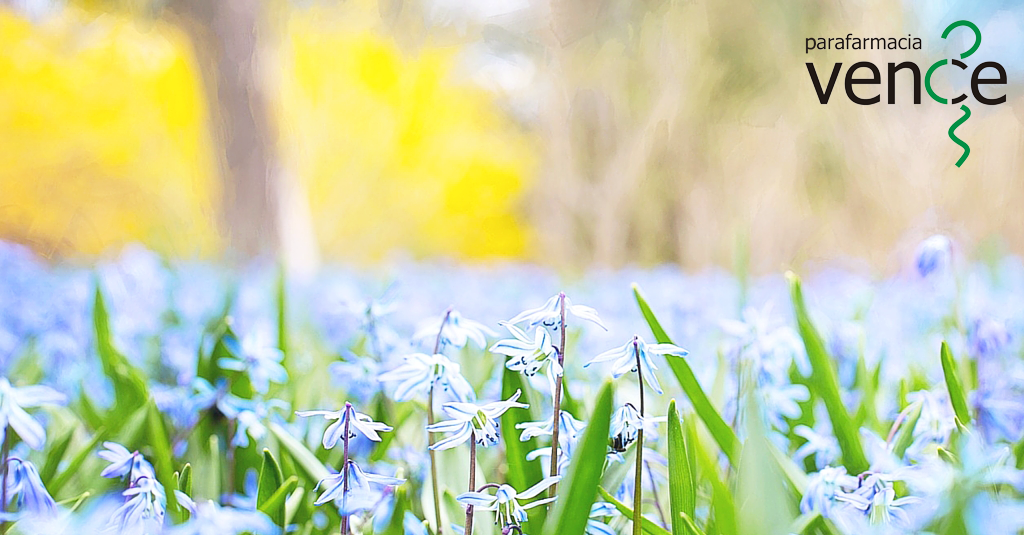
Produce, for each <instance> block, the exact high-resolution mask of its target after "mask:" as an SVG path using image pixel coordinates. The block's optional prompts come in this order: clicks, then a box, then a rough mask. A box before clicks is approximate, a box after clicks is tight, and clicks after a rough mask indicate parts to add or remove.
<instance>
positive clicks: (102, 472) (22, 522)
mask: <svg viewBox="0 0 1024 535" xmlns="http://www.w3.org/2000/svg"><path fill="white" fill-rule="evenodd" d="M954 251H956V248H955V247H954V245H953V244H952V243H951V242H950V240H949V239H947V238H945V237H942V236H936V237H933V238H930V239H928V240H926V241H925V242H923V243H922V244H921V245H920V247H919V248H918V250H917V253H916V257H915V258H912V259H907V260H906V263H907V267H906V269H904V270H903V271H901V272H900V273H899V274H897V275H894V276H892V277H888V278H885V279H870V278H865V277H864V276H861V275H858V274H855V273H850V272H845V271H837V270H831V269H826V270H821V271H819V272H817V273H812V274H809V275H808V276H807V277H806V280H805V281H803V283H802V282H801V280H800V278H799V277H797V276H796V275H794V274H792V273H787V274H785V275H781V274H779V275H773V276H766V277H757V278H754V277H737V276H733V275H729V274H726V273H721V272H708V273H704V274H700V275H688V274H685V273H682V272H680V271H678V270H677V269H675V268H662V269H656V270H622V271H593V272H590V273H585V274H583V275H580V276H577V277H574V278H572V279H568V280H567V279H563V278H560V277H558V276H557V275H556V274H554V273H552V272H549V271H546V270H543V269H540V268H536V267H526V266H506V267H491V268H486V269H485V268H479V267H477V268H474V267H467V266H461V265H444V264H408V265H399V266H397V267H394V268H390V269H388V270H385V271H384V272H381V271H378V272H366V271H359V270H354V269H342V268H337V269H333V270H332V269H327V270H324V271H323V273H322V274H321V275H319V276H317V277H314V278H304V279H299V278H289V277H286V276H284V275H283V274H282V270H281V269H279V268H277V267H276V266H273V265H263V266H260V265H254V266H252V267H251V268H249V269H243V270H238V269H234V270H229V269H223V268H219V267H216V266H211V265H208V264H199V263H184V262H171V261H167V260H165V259H162V258H160V257H159V256H157V255H155V254H153V253H151V252H149V251H146V250H144V249H141V248H128V249H126V250H125V251H123V252H122V254H121V255H120V256H118V257H117V258H115V259H113V260H110V261H105V262H101V263H99V264H98V265H96V266H93V267H89V268H86V267H83V266H77V267H76V266H68V265H51V264H48V263H47V262H45V261H43V260H42V259H39V258H37V257H35V256H34V255H33V254H32V253H30V252H29V251H28V250H27V249H24V248H21V247H19V246H15V245H10V244H2V243H0V365H2V367H3V371H4V374H3V377H2V378H0V433H2V435H0V439H2V451H0V462H2V463H3V465H2V466H3V474H2V477H3V484H2V485H0V492H2V496H0V504H2V505H3V510H2V511H0V533H12V534H13V533H19V534H32V535H48V534H94V533H95V534H101V533H112V534H152V535H156V534H162V533H166V534H179V535H184V534H195V535H200V534H201V535H214V534H216V535H223V534H240V533H253V534H273V533H298V534H305V535H308V534H320V533H341V534H343V535H344V534H348V533H354V534H370V533H377V534H387V535H393V534H409V535H442V534H443V535H455V534H465V535H470V534H473V533H476V534H497V533H499V532H500V533H501V534H502V535H508V534H512V533H515V534H519V535H523V534H530V535H540V534H552V535H555V534H557V535H581V534H583V533H587V534H588V535H614V534H625V533H632V534H633V535H640V534H641V533H645V534H646V535H668V534H669V533H671V534H672V535H697V534H707V535H711V534H723V535H732V534H742V535H748V534H750V535H759V534H776V533H778V534H788V533H800V534H811V533H816V534H864V533H868V534H871V533H921V532H927V533H935V534H964V533H971V534H981V533H984V534H1002V533H1007V534H1016V533H1021V532H1022V529H1024V500H1022V496H1024V494H1022V493H1024V471H1022V470H1021V467H1024V440H1022V434H1024V398H1022V397H1021V396H1022V394H1024V361H1022V359H1021V343H1020V341H1021V339H1022V336H1021V335H1022V334H1024V332H1022V331H1024V307H1022V306H1020V303H1021V302H1022V301H1021V300H1022V299H1024V264H1022V263H1021V261H1020V260H1019V259H1017V258H1013V257H1006V258H1001V259H998V260H990V261H987V262H979V263H968V262H966V261H964V260H963V259H962V258H960V257H959V255H956V254H954Z"/></svg>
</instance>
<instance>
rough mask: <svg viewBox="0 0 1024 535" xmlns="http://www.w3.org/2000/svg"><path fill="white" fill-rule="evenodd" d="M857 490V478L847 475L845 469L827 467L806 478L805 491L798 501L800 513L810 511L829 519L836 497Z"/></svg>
mask: <svg viewBox="0 0 1024 535" xmlns="http://www.w3.org/2000/svg"><path fill="white" fill-rule="evenodd" d="M856 488H857V478H855V477H853V476H851V475H848V474H847V473H846V468H843V467H842V466H840V467H833V466H827V467H825V468H822V469H821V470H820V471H818V472H815V473H814V474H811V475H810V476H809V477H808V478H807V490H805V491H804V497H803V498H802V499H801V500H800V512H801V513H810V512H812V511H814V512H818V513H821V514H822V516H825V517H826V518H830V515H831V513H832V507H833V506H834V505H835V504H836V496H837V495H838V494H839V493H841V492H844V493H845V492H850V491H852V490H854V489H856Z"/></svg>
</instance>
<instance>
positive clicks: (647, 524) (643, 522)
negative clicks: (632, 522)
mask: <svg viewBox="0 0 1024 535" xmlns="http://www.w3.org/2000/svg"><path fill="white" fill-rule="evenodd" d="M597 492H598V493H599V494H600V496H601V499H602V500H604V501H606V502H608V503H610V504H612V505H614V506H615V508H616V509H618V511H619V514H621V515H622V516H624V517H626V518H633V509H631V508H630V507H629V506H628V505H626V504H624V503H622V502H620V501H619V500H616V499H615V496H612V494H611V493H610V492H608V491H607V490H605V489H604V487H598V488H597ZM681 518H685V519H686V520H689V518H688V517H685V516H683V517H681ZM683 522H685V520H683V521H682V522H680V524H682V523H683ZM691 523H692V522H691ZM673 525H675V522H673ZM694 527H696V526H694ZM640 528H641V529H643V530H644V531H645V532H646V533H648V534H649V535H672V534H673V533H675V532H674V531H673V532H672V533H670V532H669V531H668V530H667V529H665V528H663V527H661V526H659V525H657V524H655V523H654V522H652V521H651V520H650V519H649V518H647V517H645V516H644V517H640ZM695 533H700V531H699V530H698V531H696V532H695Z"/></svg>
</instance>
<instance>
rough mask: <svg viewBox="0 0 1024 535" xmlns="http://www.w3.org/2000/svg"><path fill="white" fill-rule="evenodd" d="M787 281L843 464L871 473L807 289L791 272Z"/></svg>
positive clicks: (853, 471) (813, 376)
mask: <svg viewBox="0 0 1024 535" xmlns="http://www.w3.org/2000/svg"><path fill="white" fill-rule="evenodd" d="M786 279H787V280H788V281H789V289H790V294H791V297H792V300H793V312H794V315H795V316H796V322H797V327H798V328H799V330H800V337H801V338H802V339H803V341H804V347H805V348H806V350H807V358H808V360H810V363H811V380H810V382H809V384H810V386H811V390H813V392H814V394H815V395H817V396H818V397H819V398H820V399H821V400H822V401H823V402H824V403H825V408H826V409H827V410H828V416H829V419H830V420H831V422H832V429H833V431H834V432H835V435H836V439H837V440H838V441H839V449H840V450H842V452H843V465H844V466H846V470H847V471H849V472H850V473H851V474H860V473H861V472H864V471H865V470H867V469H868V468H869V466H870V464H869V463H868V459H867V456H865V454H864V446H863V445H862V444H861V442H860V433H859V431H858V430H857V426H856V425H854V423H853V419H852V418H851V417H850V413H849V412H847V410H846V405H844V404H843V399H842V396H841V395H840V392H839V378H838V377H837V375H836V370H835V367H834V365H833V363H832V359H831V358H830V357H829V355H828V352H827V351H826V350H825V343H824V342H823V341H822V339H821V335H820V334H818V330H817V329H816V328H815V327H814V324H813V323H812V322H811V318H810V315H809V314H808V313H807V305H806V304H805V303H804V294H803V290H801V288H800V278H799V277H797V276H796V274H794V273H793V272H792V271H790V272H787V273H786Z"/></svg>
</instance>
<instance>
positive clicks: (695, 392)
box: [633, 283, 739, 462]
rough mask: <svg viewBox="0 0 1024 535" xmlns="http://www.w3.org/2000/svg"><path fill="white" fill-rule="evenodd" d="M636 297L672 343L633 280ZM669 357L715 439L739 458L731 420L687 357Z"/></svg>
mask: <svg viewBox="0 0 1024 535" xmlns="http://www.w3.org/2000/svg"><path fill="white" fill-rule="evenodd" d="M633 297H635V298H636V303H637V305H639V307H640V312H641V313H642V314H643V316H644V319H645V320H647V325H649V326H650V328H651V332H652V333H653V334H654V338H655V340H657V341H658V343H659V344H671V343H672V339H671V338H670V337H669V336H668V333H666V332H665V329H663V328H662V327H661V323H659V322H658V318H656V317H655V316H654V312H653V311H652V310H651V307H650V306H649V305H648V304H647V299H645V298H644V296H643V293H642V292H641V290H640V287H639V286H637V284H636V283H633ZM665 361H666V362H668V366H669V368H671V369H672V373H673V374H675V376H676V380H678V381H679V386H681V387H682V389H683V392H684V393H685V394H686V397H687V398H689V400H690V404H691V405H693V410H694V411H695V412H696V413H697V416H698V417H699V418H700V419H701V421H703V422H704V425H705V426H707V428H708V432H710V433H711V436H712V437H713V438H714V439H715V442H717V443H718V447H720V448H722V451H723V452H724V453H725V455H726V456H727V457H729V460H730V461H731V462H736V454H737V453H738V451H739V439H737V438H736V433H735V432H734V431H733V430H732V428H731V427H729V424H727V423H725V419H723V418H722V415H721V414H719V412H718V410H717V409H715V406H714V405H713V404H712V403H711V400H710V399H709V398H708V395H707V394H705V393H704V389H703V388H701V386H700V382H699V381H697V376H696V375H694V373H693V369H691V368H690V364H689V363H688V362H687V361H686V358H685V357H666V358H665Z"/></svg>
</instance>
